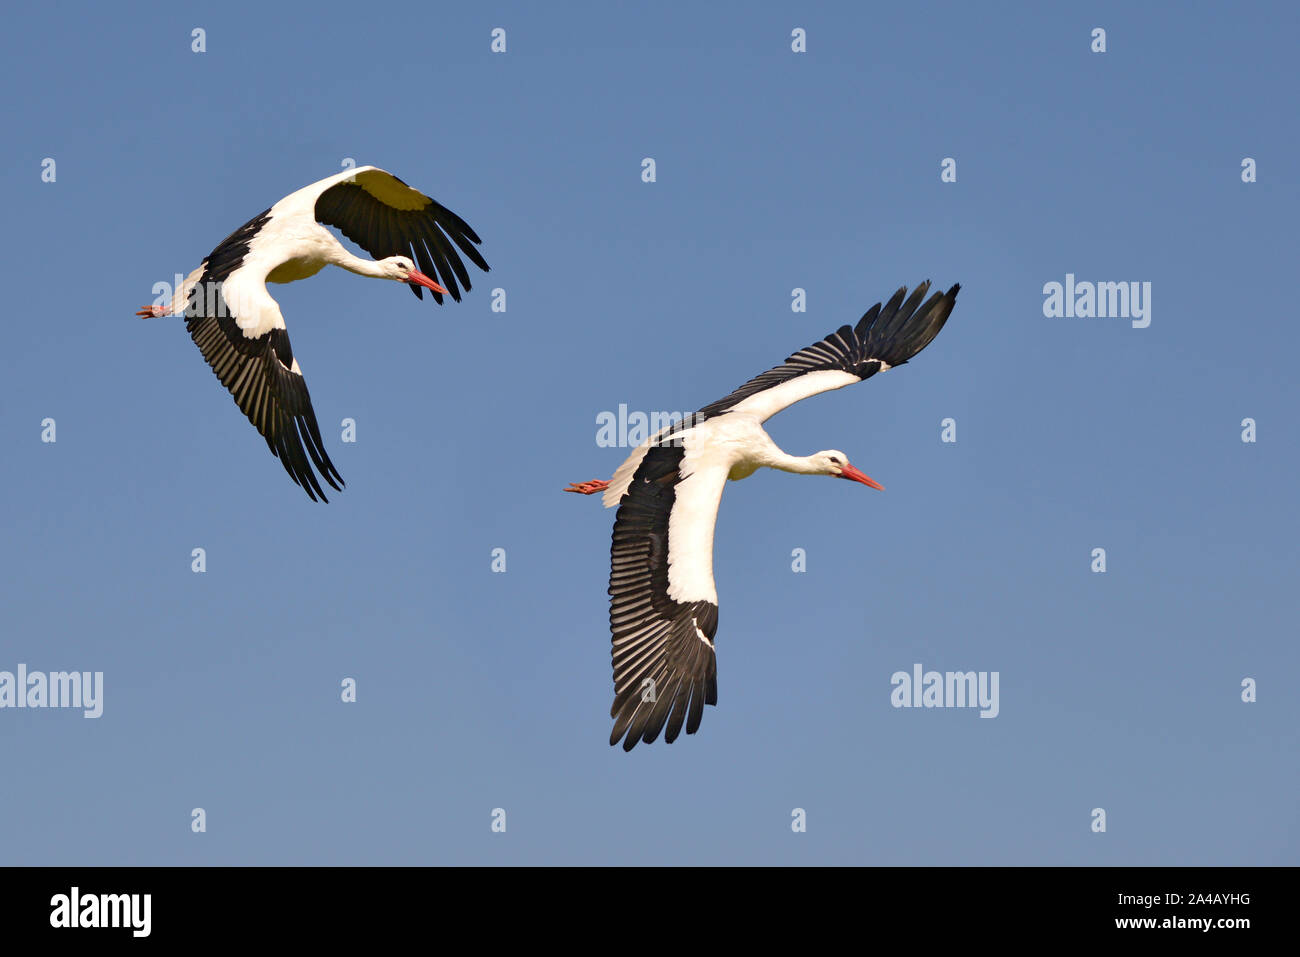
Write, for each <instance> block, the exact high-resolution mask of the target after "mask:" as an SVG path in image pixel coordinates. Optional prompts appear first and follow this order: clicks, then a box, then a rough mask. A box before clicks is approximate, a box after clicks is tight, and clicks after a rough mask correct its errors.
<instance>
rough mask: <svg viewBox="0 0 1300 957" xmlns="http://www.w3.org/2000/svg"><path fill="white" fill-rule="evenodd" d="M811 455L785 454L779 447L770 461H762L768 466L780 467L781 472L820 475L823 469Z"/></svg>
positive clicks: (823, 471)
mask: <svg viewBox="0 0 1300 957" xmlns="http://www.w3.org/2000/svg"><path fill="white" fill-rule="evenodd" d="M815 458H816V457H815V456H812V455H803V456H800V455H786V454H785V453H784V452H782V451H781V450H780V449H777V454H776V456H774V458H773V460H772V461H770V462H764V463H763V464H764V465H766V466H767V467H768V468H773V469H780V470H781V471H782V472H794V473H795V474H797V475H822V474H824V473H825V469H823V468H822V466H821V465H819V464H818V463H817V462H816V461H815Z"/></svg>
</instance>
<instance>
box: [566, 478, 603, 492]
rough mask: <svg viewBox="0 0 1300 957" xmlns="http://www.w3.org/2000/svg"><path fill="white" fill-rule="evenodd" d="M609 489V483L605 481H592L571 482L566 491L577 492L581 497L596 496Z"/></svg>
mask: <svg viewBox="0 0 1300 957" xmlns="http://www.w3.org/2000/svg"><path fill="white" fill-rule="evenodd" d="M607 488H609V482H608V481H606V480H605V479H592V480H591V481H589V482H570V483H569V487H568V488H566V489H565V491H566V492H577V493H578V494H579V495H595V494H596V493H597V492H603V491H605V489H607Z"/></svg>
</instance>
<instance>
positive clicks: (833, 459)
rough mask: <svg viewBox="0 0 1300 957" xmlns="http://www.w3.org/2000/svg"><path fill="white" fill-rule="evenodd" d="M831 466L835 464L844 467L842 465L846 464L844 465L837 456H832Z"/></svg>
mask: <svg viewBox="0 0 1300 957" xmlns="http://www.w3.org/2000/svg"><path fill="white" fill-rule="evenodd" d="M831 464H833V465H842V464H844V463H842V462H841V461H840V460H839V459H837V458H836V457H835V456H833V455H832V456H831Z"/></svg>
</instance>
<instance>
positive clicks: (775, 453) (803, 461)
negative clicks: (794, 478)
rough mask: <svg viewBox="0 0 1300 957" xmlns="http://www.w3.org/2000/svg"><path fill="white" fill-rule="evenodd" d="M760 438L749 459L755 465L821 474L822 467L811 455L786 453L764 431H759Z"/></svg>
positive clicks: (806, 473)
mask: <svg viewBox="0 0 1300 957" xmlns="http://www.w3.org/2000/svg"><path fill="white" fill-rule="evenodd" d="M760 434H761V436H762V440H761V441H760V442H759V443H758V447H757V448H755V449H754V451H753V453H752V455H751V457H750V461H751V462H753V463H754V464H755V465H762V466H766V467H767V468H770V469H780V470H781V471H782V472H794V473H795V474H797V475H821V474H822V473H823V471H824V470H823V469H822V467H821V466H820V465H818V464H817V463H816V461H815V456H812V455H802V456H801V455H787V454H786V453H785V452H784V451H783V450H782V449H781V447H780V446H779V445H777V444H776V443H775V442H773V441H772V439H771V437H770V436H769V435H768V434H767V433H766V432H760Z"/></svg>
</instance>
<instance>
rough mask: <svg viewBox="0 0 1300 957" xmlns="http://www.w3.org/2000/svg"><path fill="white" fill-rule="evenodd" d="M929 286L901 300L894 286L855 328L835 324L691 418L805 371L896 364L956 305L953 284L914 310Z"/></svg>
mask: <svg viewBox="0 0 1300 957" xmlns="http://www.w3.org/2000/svg"><path fill="white" fill-rule="evenodd" d="M929 288H930V282H929V280H926V281H925V282H923V283H921V284H920V285H919V286H917V287H916V288H915V289H914V290H912V294H911V296H908V297H907V301H906V302H904V301H903V297H904V296H906V295H907V287H906V286H903V287H900V288H899V290H898V291H897V292H895V293H894V295H893V297H892V298H890V300H889V302H888V303H886V304H885V306H884V307H883V308H882V307H881V305H880V303H876V304H875V305H874V306H872V307H871V308H870V309H869V310H867V312H866V313H865V314H864V315H863V317H862V318H861V319H860V320H858V324H857V326H847V325H846V326H840V328H839V329H837V330H836V331H835V332H832V333H831V334H830V335H829V336H827V337H826V338H825V339H823V340H821V341H820V342H815V343H813V344H812V345H810V346H808V347H807V348H804V349H800V350H799V351H798V352H796V353H795V354H794V355H792V356H790V358H788V359H786V360H785V362H784V363H783V364H782V365H779V366H777V367H776V368H775V369H769V370H768V371H767V372H764V373H763V374H762V375H758V376H755V377H754V378H752V379H750V380H749V381H748V382H746V383H745V384H744V385H742V386H741V387H740V388H738V389H736V391H734V392H732V393H731V394H730V395H728V396H726V397H725V398H722V399H719V400H718V401H717V402H713V403H710V404H709V405H706V406H705V407H704V408H703V409H701V410H700V411H699V412H697V413H696V414H695V416H694V421H695V422H697V423H698V422H701V421H703V420H705V419H708V418H710V417H712V416H715V415H720V414H722V413H724V412H728V411H730V410H731V409H733V408H735V407H736V406H737V405H739V404H740V403H741V402H743V401H744V400H745V399H748V398H750V397H751V396H754V395H757V394H758V393H760V392H765V391H767V390H768V389H771V388H773V387H774V386H778V385H780V384H782V383H783V382H788V381H790V380H791V379H795V378H798V377H799V376H802V375H806V374H807V373H809V372H821V371H842V372H847V373H849V374H851V375H855V376H857V377H858V378H859V379H868V378H870V377H871V376H873V375H875V374H876V373H877V372H879V371H880V369H881V363H882V362H883V363H886V364H887V365H888V366H889V367H890V368H894V367H896V366H901V365H902V364H903V363H904V362H906V361H907V360H908V359H910V358H912V356H914V355H916V354H917V353H918V352H920V351H921V350H922V349H924V348H925V347H926V346H928V345H929V344H930V342H931V340H933V339H934V337H935V336H937V335H938V334H939V330H940V329H942V328H943V324H944V323H945V322H947V321H948V316H949V315H950V314H951V313H952V309H953V306H954V305H955V304H956V302H957V292H958V290H960V289H961V285H960V284H958V285H954V286H953V287H952V288H951V289H949V290H948V291H947V292H946V293H942V294H940V293H935V294H934V295H933V296H931V297H930V298H929V300H928V301H927V302H926V303H925V305H923V306H920V308H919V309H918V308H917V307H918V306H919V305H920V302H921V300H922V298H924V296H925V294H926V292H927V291H928V290H929Z"/></svg>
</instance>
